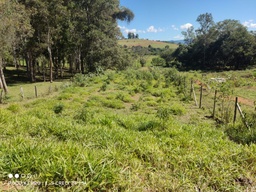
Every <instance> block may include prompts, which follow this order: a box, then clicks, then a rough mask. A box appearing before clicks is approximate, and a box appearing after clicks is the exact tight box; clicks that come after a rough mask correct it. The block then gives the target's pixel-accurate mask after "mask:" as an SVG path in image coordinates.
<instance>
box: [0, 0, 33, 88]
mask: <svg viewBox="0 0 256 192" xmlns="http://www.w3.org/2000/svg"><path fill="white" fill-rule="evenodd" d="M0 18H1V22H0V44H1V46H0V88H1V89H3V90H4V91H5V92H6V93H7V92H8V89H7V85H6V82H5V77H4V73H3V62H2V61H3V58H5V57H6V56H7V55H8V54H15V52H16V49H17V48H18V46H20V45H21V44H22V43H24V41H26V38H27V37H29V36H30V35H31V32H32V30H31V26H30V24H29V17H28V16H27V14H26V12H25V8H24V6H22V5H20V4H18V3H17V2H16V1H12V0H11V1H10V0H2V1H1V2H0Z"/></svg>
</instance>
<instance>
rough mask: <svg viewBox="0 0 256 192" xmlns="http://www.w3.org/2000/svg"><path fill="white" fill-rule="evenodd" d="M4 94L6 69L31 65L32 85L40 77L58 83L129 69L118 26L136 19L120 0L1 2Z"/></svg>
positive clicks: (0, 63)
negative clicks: (61, 79)
mask: <svg viewBox="0 0 256 192" xmlns="http://www.w3.org/2000/svg"><path fill="white" fill-rule="evenodd" d="M0 13H1V23H0V44H1V46H0V76H1V78H0V79H1V81H0V88H1V89H3V90H4V91H5V92H7V86H6V82H5V79H4V74H3V69H5V67H6V66H7V64H10V63H11V64H14V65H15V66H16V68H17V69H18V68H19V66H20V65H22V64H23V63H25V66H26V68H27V69H26V71H27V76H28V78H29V79H30V82H35V81H36V73H38V72H39V73H41V74H43V76H44V77H45V76H47V80H49V81H50V82H52V81H53V80H54V79H56V78H58V77H63V68H64V67H68V68H69V71H70V72H71V73H88V72H97V71H101V70H104V69H106V68H112V69H123V68H125V66H127V65H128V64H129V63H128V62H129V58H128V57H129V55H127V54H126V53H125V52H124V51H123V50H121V49H120V48H119V46H118V44H117V39H118V38H120V37H121V36H122V34H121V33H120V30H119V28H118V26H117V20H122V21H124V20H125V21H127V22H130V21H131V20H132V19H133V18H134V14H133V12H132V11H131V10H129V9H128V8H125V7H122V6H120V5H119V1H118V0H109V1H104V0H82V1H74V0H54V1H52V0H47V1H45V0H18V1H14V0H11V1H9V0H3V1H1V2H0Z"/></svg>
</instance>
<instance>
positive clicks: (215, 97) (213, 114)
mask: <svg viewBox="0 0 256 192" xmlns="http://www.w3.org/2000/svg"><path fill="white" fill-rule="evenodd" d="M216 102H217V90H215V93H214V103H213V112H212V117H213V119H214V118H215V111H216V110H215V109H216Z"/></svg>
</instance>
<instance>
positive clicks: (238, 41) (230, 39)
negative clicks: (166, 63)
mask: <svg viewBox="0 0 256 192" xmlns="http://www.w3.org/2000/svg"><path fill="white" fill-rule="evenodd" d="M197 22H198V23H199V25H200V27H199V28H198V29H197V30H194V28H193V27H191V28H189V29H187V31H183V32H182V34H183V35H184V38H185V44H180V45H179V47H178V48H177V49H176V50H175V51H174V53H173V54H172V57H173V59H174V60H175V63H176V64H177V63H178V65H179V66H181V67H182V68H185V69H203V70H225V69H235V70H238V69H246V68H247V67H249V66H251V65H254V64H255V62H256V52H255V50H256V33H255V32H253V31H248V30H247V28H246V27H245V26H243V25H242V24H241V23H240V22H239V21H237V20H231V19H227V20H224V21H220V22H217V23H215V22H214V20H213V16H212V14H210V13H205V14H201V15H199V16H198V18H197Z"/></svg>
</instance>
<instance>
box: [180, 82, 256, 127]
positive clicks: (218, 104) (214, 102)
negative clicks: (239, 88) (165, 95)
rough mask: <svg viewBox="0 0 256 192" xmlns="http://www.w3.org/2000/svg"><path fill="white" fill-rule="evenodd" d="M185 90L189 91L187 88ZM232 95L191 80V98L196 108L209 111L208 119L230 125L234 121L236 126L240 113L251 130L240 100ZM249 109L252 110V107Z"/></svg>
mask: <svg viewBox="0 0 256 192" xmlns="http://www.w3.org/2000/svg"><path fill="white" fill-rule="evenodd" d="M184 81H186V79H184ZM222 83H223V82H219V85H221V84H222ZM181 85H186V83H180V86H181ZM184 88H185V89H187V87H184ZM231 95H232V94H231V93H228V92H227V93H224V91H223V90H218V89H213V90H211V88H210V87H209V85H207V84H204V83H202V82H200V81H198V80H193V79H190V98H192V99H193V100H194V102H195V106H196V107H198V108H200V109H208V110H209V112H210V116H207V117H210V118H213V119H215V120H216V121H218V122H222V123H230V122H232V121H233V124H235V123H236V121H237V117H238V115H237V111H238V112H239V114H240V117H241V120H242V122H243V123H244V125H245V126H246V127H247V128H248V129H250V126H249V124H248V122H247V121H246V116H245V114H244V113H243V111H242V107H241V105H240V104H239V98H238V97H235V99H234V97H233V96H231ZM248 107H249V108H250V106H248ZM248 107H247V108H248ZM251 108H253V106H251ZM232 113H233V115H232Z"/></svg>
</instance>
